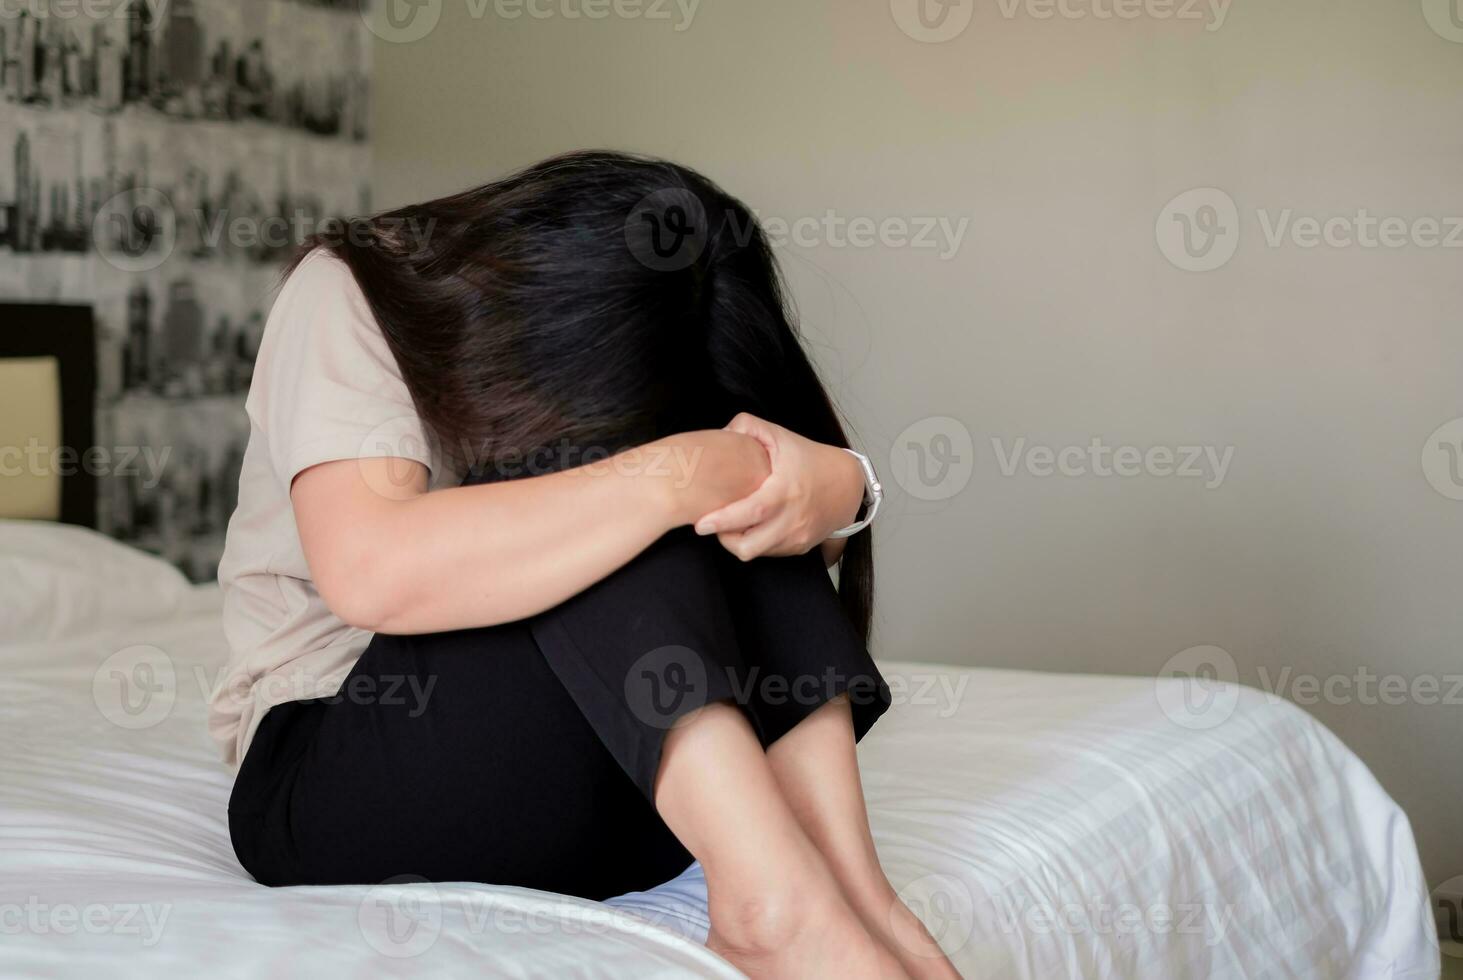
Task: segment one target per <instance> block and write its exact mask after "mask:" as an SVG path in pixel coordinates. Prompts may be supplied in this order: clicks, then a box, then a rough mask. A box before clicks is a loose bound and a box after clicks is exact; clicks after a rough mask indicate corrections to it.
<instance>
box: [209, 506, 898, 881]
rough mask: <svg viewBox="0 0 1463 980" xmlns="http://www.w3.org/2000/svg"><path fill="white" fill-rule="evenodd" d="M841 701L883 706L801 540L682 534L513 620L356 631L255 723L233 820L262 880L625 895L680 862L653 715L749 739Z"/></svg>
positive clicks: (858, 717)
mask: <svg viewBox="0 0 1463 980" xmlns="http://www.w3.org/2000/svg"><path fill="white" fill-rule="evenodd" d="M838 694H847V695H848V698H849V701H850V703H851V704H852V707H853V718H854V730H855V737H861V736H862V735H863V733H864V732H865V731H867V730H868V728H869V726H870V725H872V724H873V723H874V721H875V719H877V718H878V716H879V715H880V714H882V713H883V712H884V710H885V709H886V708H887V707H888V705H889V693H888V689H887V688H886V687H885V685H884V682H883V680H882V678H880V677H879V674H878V671H877V670H876V669H875V667H874V664H873V662H872V660H871V659H870V658H869V655H868V653H867V652H866V650H865V649H864V647H863V644H862V643H861V642H860V640H859V638H858V635H857V633H856V631H855V630H854V629H853V626H852V624H850V623H849V621H848V619H847V617H846V616H845V615H844V613H843V610H842V607H841V606H840V605H839V603H838V598H837V594H836V592H835V590H834V588H833V585H832V583H831V582H830V581H829V578H828V575H827V573H826V572H825V571H824V569H823V567H822V563H821V561H820V560H819V559H818V557H817V555H816V553H814V554H811V555H805V556H802V557H798V558H770V559H758V560H756V561H753V562H749V563H745V564H743V563H741V562H739V561H737V560H736V559H735V558H733V557H732V556H730V555H728V554H727V553H726V552H725V551H724V550H723V549H722V548H721V547H720V546H719V545H718V544H717V543H716V541H715V540H714V539H700V538H697V537H696V536H695V535H694V534H693V533H691V532H690V531H689V529H682V530H678V531H675V532H672V533H671V534H669V535H667V536H666V537H665V538H663V539H661V540H660V541H659V542H657V543H656V544H654V545H652V546H651V547H650V548H649V549H648V550H647V551H646V552H644V553H643V554H641V555H640V556H639V557H638V558H636V559H635V560H634V561H632V562H630V563H629V564H628V565H626V566H625V567H624V568H622V569H620V570H619V571H617V572H615V573H614V574H612V575H610V576H609V577H608V578H606V579H604V580H603V581H601V582H599V583H598V584H596V585H594V586H592V587H591V588H589V589H587V590H586V591H584V592H582V593H580V594H579V595H577V596H575V597H574V598H572V599H570V600H569V601H567V602H565V603H563V604H562V605H560V606H558V607H556V608H554V609H551V610H549V611H548V612H545V613H542V614H540V615H538V616H534V617H532V618H531V619H528V620H523V621H519V622H515V623H508V624H505V625H501V626H492V627H486V628H483V629H470V630H458V631H455V632H448V633H434V634H429V635H423V636H387V635H377V636H376V637H374V638H373V639H372V640H371V643H370V645H369V646H368V647H367V648H366V651H365V652H364V653H363V654H362V656H361V658H360V661H359V662H358V663H357V664H356V666H355V668H354V669H353V670H352V672H351V674H350V675H349V677H348V678H347V679H346V681H345V683H344V684H343V686H342V687H341V690H340V692H339V693H338V694H337V695H336V696H335V697H332V698H324V699H316V700H311V701H297V702H292V703H288V704H283V705H280V706H278V707H275V708H274V709H272V710H271V711H270V712H269V713H268V715H266V716H265V718H264V720H263V722H262V723H261V724H260V727H259V730H258V733H257V734H256V736H255V738H254V741H253V743H252V745H251V747H250V749H249V751H248V754H247V756H246V757H245V759H244V762H243V765H242V767H241V768H240V770H239V775H238V779H237V781H236V782H235V785H234V791H233V796H232V798H231V799H230V801H229V831H230V834H231V836H232V838H233V842H234V850H235V853H237V855H238V857H239V860H240V862H241V863H242V864H243V866H244V867H245V868H246V869H247V870H248V871H249V873H250V874H252V875H253V876H254V877H255V879H257V880H258V881H260V882H262V883H264V884H266V885H293V884H360V883H379V882H382V881H385V880H387V879H389V878H394V877H398V876H405V875H413V876H420V877H422V878H425V879H427V880H430V881H479V882H487V883H492V884H502V885H519V886H524V887H530V888H539V889H544V890H548V891H554V892H561V893H567V894H571V895H578V896H581V897H584V898H592V899H602V898H607V897H609V896H612V895H617V894H620V893H623V892H627V891H636V890H643V889H646V888H650V887H653V886H654V885H657V884H659V883H660V882H662V881H665V880H667V879H669V878H672V877H675V876H676V875H677V874H679V873H680V872H681V871H683V870H684V869H685V868H686V866H687V865H688V864H689V863H690V862H691V856H690V855H689V854H688V853H687V852H686V850H685V849H684V848H683V847H682V846H681V845H680V843H679V842H678V841H677V840H676V838H675V837H674V836H673V835H672V834H671V832H670V830H669V829H668V828H667V827H666V826H665V824H664V822H662V821H661V819H660V817H659V815H658V814H657V813H656V811H655V808H654V807H653V805H652V803H651V792H652V786H653V781H654V778H655V774H656V770H657V768H658V766H659V761H660V750H661V743H662V740H663V738H664V736H665V733H666V731H667V729H668V728H669V727H670V725H671V723H672V722H674V721H675V720H676V719H677V718H679V717H681V716H682V715H684V714H685V713H687V712H688V711H691V710H693V709H695V708H699V707H701V706H703V705H705V704H708V703H710V702H713V701H719V700H725V701H731V702H734V703H736V704H739V705H741V706H742V707H743V708H744V710H745V712H746V714H747V716H748V718H749V720H750V721H751V723H752V725H753V727H754V729H755V730H756V732H757V734H758V736H759V737H760V739H761V741H762V743H763V745H764V746H766V745H770V744H772V743H773V742H774V741H776V740H777V739H778V738H780V737H781V736H783V735H784V734H786V733H787V732H788V731H789V730H791V729H792V728H793V727H794V726H795V725H797V724H798V722H799V721H800V720H802V719H803V718H804V717H806V716H807V715H808V714H810V713H811V712H812V711H814V710H815V709H816V708H817V707H818V706H819V705H821V704H823V703H825V702H827V701H828V700H829V699H831V698H832V697H834V696H836V695H838ZM707 764H708V765H715V764H716V760H714V759H708V760H707Z"/></svg>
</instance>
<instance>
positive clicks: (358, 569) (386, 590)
mask: <svg viewBox="0 0 1463 980" xmlns="http://www.w3.org/2000/svg"><path fill="white" fill-rule="evenodd" d="M361 551H362V550H361V549H350V550H349V551H347V552H344V553H336V554H332V555H328V556H321V557H320V558H319V559H317V560H313V561H311V562H310V574H311V576H312V577H313V578H314V580H315V590H316V591H317V592H318V593H319V595H320V598H321V600H322V601H323V602H324V603H325V605H326V607H327V608H328V609H329V610H330V611H331V612H332V613H334V614H335V617H336V618H337V619H339V620H340V621H341V622H343V623H345V624H346V625H347V626H354V627H355V628H356V629H361V630H367V631H369V632H372V633H387V632H390V631H391V630H390V626H391V623H392V621H393V620H394V619H395V618H396V617H397V614H398V610H397V609H396V608H395V606H394V599H395V598H396V596H397V595H399V590H397V589H396V588H394V587H393V586H392V584H391V582H390V581H389V580H388V579H389V577H390V576H389V574H387V573H385V572H383V570H382V569H381V566H380V564H379V563H377V562H374V561H372V560H371V559H370V556H369V555H367V554H364V553H361Z"/></svg>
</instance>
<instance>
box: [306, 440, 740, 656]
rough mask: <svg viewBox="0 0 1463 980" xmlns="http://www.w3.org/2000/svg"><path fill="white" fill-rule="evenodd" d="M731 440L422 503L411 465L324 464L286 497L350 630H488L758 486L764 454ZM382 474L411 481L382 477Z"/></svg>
mask: <svg viewBox="0 0 1463 980" xmlns="http://www.w3.org/2000/svg"><path fill="white" fill-rule="evenodd" d="M733 435H734V434H723V433H705V434H687V435H686V436H685V437H679V436H678V437H671V439H670V440H662V441H661V442H660V443H653V444H651V445H650V446H648V447H641V448H640V449H638V450H631V451H630V453H629V454H620V455H619V456H616V457H612V458H610V459H609V460H604V461H601V462H599V463H595V464H590V465H587V466H583V467H579V468H576V469H571V470H565V471H562V472H558V473H553V474H549V475H546V476H537V477H532V478H527V479H519V480H509V481H503V482H498V483H490V484H481V485H475V486H466V487H456V488H451V489H444V490H438V491H433V492H431V493H426V492H425V489H426V487H425V483H426V471H425V469H424V468H421V467H419V466H418V464H414V463H404V462H403V461H400V460H363V461H343V462H339V463H326V464H323V465H321V466H317V467H314V468H312V469H310V470H307V471H305V472H304V473H302V474H300V476H299V477H298V478H297V479H296V480H295V483H294V486H293V487H292V491H291V496H292V499H293V501H294V506H295V513H296V520H297V523H298V526H299V529H300V539H301V542H302V544H303V545H304V548H305V555H306V559H307V561H308V562H309V564H310V570H311V575H312V576H313V578H314V579H315V583H316V587H317V588H318V589H319V590H320V593H321V596H322V598H324V600H325V602H326V604H327V605H329V606H330V608H331V610H332V611H333V612H335V614H336V615H337V616H340V617H341V618H342V619H343V620H345V621H346V622H348V623H350V624H351V625H354V626H357V627H360V628H362V629H369V630H372V631H373V632H381V633H428V632H437V631H441V630H451V629H463V628H468V627H474V626H488V625H493V624H496V623H504V622H510V621H513V620H517V619H523V618H525V617H528V616H532V615H534V614H536V613H539V612H542V611H543V610H545V609H549V608H551V607H553V606H555V605H557V604H559V603H560V602H563V601H564V600H565V599H568V598H569V597H570V596H573V595H574V594H576V593H578V592H580V591H581V590H583V589H585V588H587V587H588V586H590V585H592V584H593V583H595V582H597V581H599V580H600V579H602V578H604V577H605V576H607V575H609V574H610V573H611V572H613V571H615V570H616V569H618V568H620V567H621V566H623V565H624V564H626V563H627V562H628V561H630V559H632V558H634V557H635V556H636V555H637V554H639V553H640V551H642V550H643V549H644V548H646V547H647V546H648V545H650V544H651V543H652V542H653V541H655V540H656V539H657V538H659V537H660V536H661V535H663V534H665V533H666V532H667V531H669V530H670V529H671V528H673V527H676V526H678V525H681V524H685V523H688V522H690V521H692V520H694V519H695V518H696V517H697V516H699V515H700V514H701V513H703V512H705V511H706V510H709V509H711V508H712V507H715V506H720V505H721V504H723V503H725V502H727V501H729V500H731V499H736V497H737V496H739V495H743V494H746V493H750V492H751V491H752V490H754V489H755V488H756V487H757V486H758V484H759V483H760V482H761V480H762V479H763V478H764V477H765V475H766V464H765V456H764V455H763V454H762V450H761V448H760V446H757V445H756V444H755V442H753V441H752V440H750V439H745V438H744V437H736V438H737V439H740V440H742V441H741V442H740V443H737V444H732V443H730V442H729V440H728V439H727V436H733ZM697 437H700V438H697ZM758 457H762V458H761V460H760V461H759V459H758ZM383 466H384V467H395V469H396V472H397V473H398V474H399V473H400V472H401V471H402V468H403V467H415V468H416V470H417V471H419V472H414V473H413V475H412V477H411V478H410V479H407V480H403V479H400V478H397V479H383V477H382V473H381V472H380V471H379V467H383Z"/></svg>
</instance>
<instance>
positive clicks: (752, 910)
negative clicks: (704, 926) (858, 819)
mask: <svg viewBox="0 0 1463 980" xmlns="http://www.w3.org/2000/svg"><path fill="white" fill-rule="evenodd" d="M820 890H821V889H820ZM710 911H711V934H710V935H709V936H708V937H707V940H706V945H707V947H708V948H709V949H711V950H712V951H713V952H715V953H717V954H718V955H720V956H722V957H723V958H725V959H726V960H728V961H729V962H730V963H731V964H732V965H733V966H735V967H736V968H737V969H739V970H741V971H742V972H743V973H745V974H746V975H747V976H749V977H752V978H754V980H760V978H763V977H766V978H772V980H777V978H783V977H786V978H789V980H793V978H796V980H801V978H804V977H830V978H837V980H863V978H868V980H908V978H909V974H908V973H906V972H905V970H904V968H903V967H902V966H901V965H900V961H899V959H898V958H897V957H896V956H895V955H894V954H893V953H892V952H891V951H890V950H889V949H887V948H886V947H885V946H884V945H883V944H882V943H880V942H879V941H878V940H877V939H875V938H874V937H873V936H871V935H870V934H869V931H868V929H867V928H865V926H864V924H863V923H862V921H861V920H860V919H859V917H858V915H857V914H856V913H855V912H854V911H853V909H851V908H849V907H848V905H847V903H845V902H844V901H843V899H842V897H841V896H839V895H837V893H836V892H834V891H831V890H829V891H828V894H825V895H822V896H819V897H817V898H810V897H809V896H807V895H804V896H801V897H795V898H791V899H789V900H787V901H779V900H776V899H769V898H759V899H756V900H753V901H747V902H730V903H725V904H718V902H717V901H716V900H715V899H713V900H712V902H711V910H710Z"/></svg>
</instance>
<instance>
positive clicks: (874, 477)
mask: <svg viewBox="0 0 1463 980" xmlns="http://www.w3.org/2000/svg"><path fill="white" fill-rule="evenodd" d="M839 448H840V449H843V451H844V452H846V453H848V454H849V455H850V456H852V457H853V458H854V459H856V460H858V463H859V467H860V468H862V469H863V471H864V504H863V507H862V508H861V509H862V510H863V512H864V516H863V517H862V518H861V519H860V520H857V521H854V522H853V523H852V524H850V525H849V526H848V527H841V528H839V529H838V530H836V531H834V532H833V533H832V534H830V535H828V537H830V538H847V537H850V536H852V535H855V534H857V533H859V532H860V531H862V530H863V529H864V528H866V527H868V526H869V525H870V524H871V523H873V520H874V515H875V514H877V513H878V512H879V504H880V503H881V502H882V501H883V500H884V487H883V486H882V485H881V484H880V483H879V474H877V473H875V472H874V464H873V463H871V462H869V457H867V456H865V455H864V454H863V453H861V452H858V451H857V450H854V449H846V448H844V447H842V446H840V447H839Z"/></svg>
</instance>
